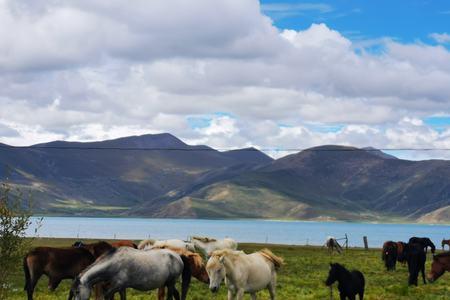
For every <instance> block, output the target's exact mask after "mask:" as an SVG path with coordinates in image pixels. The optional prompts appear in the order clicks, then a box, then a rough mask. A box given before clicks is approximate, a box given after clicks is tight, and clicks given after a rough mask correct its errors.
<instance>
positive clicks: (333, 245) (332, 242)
mask: <svg viewBox="0 0 450 300" xmlns="http://www.w3.org/2000/svg"><path fill="white" fill-rule="evenodd" d="M325 246H326V247H327V248H328V251H330V253H333V250H336V251H337V252H338V253H342V247H341V245H339V243H338V241H337V240H336V238H334V237H332V236H328V237H327V240H326V241H325Z"/></svg>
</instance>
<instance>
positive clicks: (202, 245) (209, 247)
mask: <svg viewBox="0 0 450 300" xmlns="http://www.w3.org/2000/svg"><path fill="white" fill-rule="evenodd" d="M191 241H192V243H193V244H194V246H195V248H196V249H198V250H200V251H201V252H203V254H204V255H205V256H206V257H209V256H210V255H211V253H213V252H214V251H217V250H224V249H230V250H236V249H237V243H236V241H235V240H233V239H230V238H224V239H222V240H216V239H211V238H207V237H199V236H193V237H192V238H191Z"/></svg>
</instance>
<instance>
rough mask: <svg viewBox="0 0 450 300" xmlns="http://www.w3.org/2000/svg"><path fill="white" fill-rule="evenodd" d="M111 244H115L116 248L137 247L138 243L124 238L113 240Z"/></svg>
mask: <svg viewBox="0 0 450 300" xmlns="http://www.w3.org/2000/svg"><path fill="white" fill-rule="evenodd" d="M111 246H113V247H114V248H119V247H130V248H134V249H137V248H138V247H137V245H136V244H135V243H134V242H133V241H130V240H123V241H117V242H111Z"/></svg>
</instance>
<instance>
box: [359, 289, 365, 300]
mask: <svg viewBox="0 0 450 300" xmlns="http://www.w3.org/2000/svg"><path fill="white" fill-rule="evenodd" d="M363 298H364V290H361V291H360V292H359V300H363Z"/></svg>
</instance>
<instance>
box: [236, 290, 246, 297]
mask: <svg viewBox="0 0 450 300" xmlns="http://www.w3.org/2000/svg"><path fill="white" fill-rule="evenodd" d="M242 299H244V289H238V290H237V293H236V300H242Z"/></svg>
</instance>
